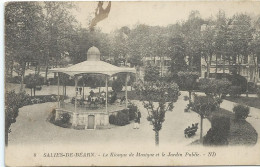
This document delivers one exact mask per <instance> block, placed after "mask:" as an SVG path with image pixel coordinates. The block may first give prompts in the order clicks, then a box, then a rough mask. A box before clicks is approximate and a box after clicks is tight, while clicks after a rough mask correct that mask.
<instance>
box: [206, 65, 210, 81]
mask: <svg viewBox="0 0 260 167" xmlns="http://www.w3.org/2000/svg"><path fill="white" fill-rule="evenodd" d="M209 72H210V63H209V62H207V76H206V78H209Z"/></svg>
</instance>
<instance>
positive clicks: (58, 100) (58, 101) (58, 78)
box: [58, 73, 60, 108]
mask: <svg viewBox="0 0 260 167" xmlns="http://www.w3.org/2000/svg"><path fill="white" fill-rule="evenodd" d="M58 107H59V108H60V77H59V73H58Z"/></svg>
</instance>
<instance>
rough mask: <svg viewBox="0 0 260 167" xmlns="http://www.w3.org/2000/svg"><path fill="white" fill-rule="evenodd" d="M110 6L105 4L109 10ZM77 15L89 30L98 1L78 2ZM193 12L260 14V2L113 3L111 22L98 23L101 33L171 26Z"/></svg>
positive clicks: (110, 15)
mask: <svg viewBox="0 0 260 167" xmlns="http://www.w3.org/2000/svg"><path fill="white" fill-rule="evenodd" d="M106 5H107V3H106V4H104V7H106ZM76 6H77V11H74V12H73V13H74V15H75V16H76V18H77V20H78V21H79V22H80V23H81V24H82V26H83V27H86V28H88V20H90V18H93V17H94V12H95V8H96V6H97V2H77V3H76ZM192 10H198V11H199V12H200V14H201V17H202V18H209V17H211V16H213V17H215V16H216V14H217V13H218V11H219V10H224V11H225V12H226V15H227V16H228V17H230V16H232V15H234V14H236V13H248V14H250V15H252V16H259V15H260V1H251V2H249V1H239V2H238V1H236V2H235V1H233V2H231V1H228V2H227V1H215V2H209V1H208V2H194V1H193V2H192V1H190V2H187V1H184V2H178V1H175V2H169V1H161V2H155V1H153V2H144V1H143V2H140V1H139V2H118V1H116V2H115V1H113V2H112V7H111V11H110V13H109V16H108V18H107V19H105V20H103V21H101V22H99V23H98V25H97V27H98V28H100V29H101V31H103V32H106V33H109V32H111V31H113V30H115V29H116V28H120V27H122V26H129V27H130V28H131V27H133V26H134V25H136V24H138V23H139V24H147V25H151V26H157V25H159V26H167V25H169V24H175V23H176V22H178V21H182V20H186V19H187V18H188V16H189V14H190V12H191V11H192Z"/></svg>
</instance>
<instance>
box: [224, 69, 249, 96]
mask: <svg viewBox="0 0 260 167" xmlns="http://www.w3.org/2000/svg"><path fill="white" fill-rule="evenodd" d="M227 79H228V80H229V81H230V82H231V84H232V86H239V87H240V89H241V90H240V91H241V93H245V92H246V90H247V80H246V78H245V77H243V76H241V75H239V74H233V75H227Z"/></svg>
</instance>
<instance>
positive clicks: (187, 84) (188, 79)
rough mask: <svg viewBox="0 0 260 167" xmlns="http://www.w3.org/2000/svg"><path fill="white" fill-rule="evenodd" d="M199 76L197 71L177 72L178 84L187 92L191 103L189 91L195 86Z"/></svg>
mask: <svg viewBox="0 0 260 167" xmlns="http://www.w3.org/2000/svg"><path fill="white" fill-rule="evenodd" d="M198 78H199V73H198V72H191V71H180V72H178V81H179V85H181V87H182V88H184V89H185V90H187V91H188V92H189V103H190V104H191V93H192V91H193V90H194V89H195V88H196V81H197V79H198Z"/></svg>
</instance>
